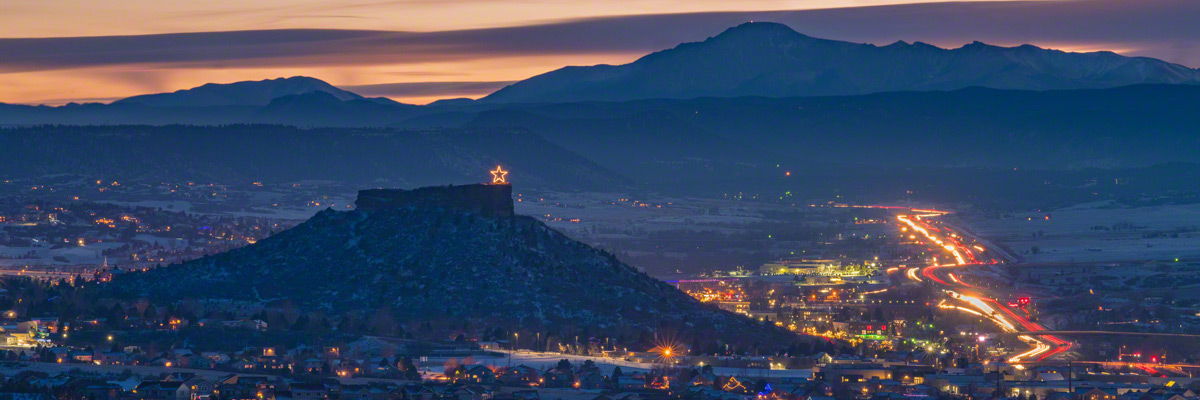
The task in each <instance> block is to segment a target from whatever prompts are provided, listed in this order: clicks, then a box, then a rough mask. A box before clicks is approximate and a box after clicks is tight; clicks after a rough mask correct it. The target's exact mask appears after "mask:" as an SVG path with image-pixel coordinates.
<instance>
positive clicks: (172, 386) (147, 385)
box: [133, 381, 192, 400]
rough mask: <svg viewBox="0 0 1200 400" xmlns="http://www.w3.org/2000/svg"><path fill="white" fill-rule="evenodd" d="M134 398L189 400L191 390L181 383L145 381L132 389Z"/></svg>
mask: <svg viewBox="0 0 1200 400" xmlns="http://www.w3.org/2000/svg"><path fill="white" fill-rule="evenodd" d="M133 393H134V396H135V397H136V398H138V399H143V400H189V399H191V397H192V392H191V390H189V389H188V387H187V386H184V385H183V382H170V381H146V382H142V383H141V384H140V385H138V386H137V388H136V389H133Z"/></svg>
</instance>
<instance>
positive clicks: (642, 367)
mask: <svg viewBox="0 0 1200 400" xmlns="http://www.w3.org/2000/svg"><path fill="white" fill-rule="evenodd" d="M502 352H504V353H505V356H504V357H495V358H475V359H474V362H475V363H476V364H482V365H493V366H498V367H504V366H510V365H525V366H529V367H532V368H535V369H538V370H543V369H546V368H550V367H553V366H555V365H557V364H558V362H559V361H560V360H562V359H567V360H569V361H570V362H571V363H572V364H576V365H578V364H582V363H583V362H584V361H586V360H592V362H594V363H596V365H597V366H598V367H600V370H601V371H603V372H604V373H605V374H611V373H612V370H613V368H614V367H621V372H622V373H630V372H645V371H649V370H650V369H652V368H654V367H655V364H649V363H638V362H631V361H625V360H618V359H613V358H604V357H589V356H577V355H570V354H559V353H541V352H530V351H519V352H515V353H513V352H507V351H502ZM445 361H449V359H430V360H429V361H428V362H426V363H425V365H424V366H425V367H428V368H429V371H430V372H435V373H441V372H443V371H442V370H443V363H444V362H445ZM713 371H714V372H715V373H716V374H717V375H721V376H730V375H736V376H751V377H760V376H761V377H777V378H783V377H788V378H791V377H804V378H809V379H812V376H813V370H811V369H788V370H766V369H749V368H723V367H716V368H713Z"/></svg>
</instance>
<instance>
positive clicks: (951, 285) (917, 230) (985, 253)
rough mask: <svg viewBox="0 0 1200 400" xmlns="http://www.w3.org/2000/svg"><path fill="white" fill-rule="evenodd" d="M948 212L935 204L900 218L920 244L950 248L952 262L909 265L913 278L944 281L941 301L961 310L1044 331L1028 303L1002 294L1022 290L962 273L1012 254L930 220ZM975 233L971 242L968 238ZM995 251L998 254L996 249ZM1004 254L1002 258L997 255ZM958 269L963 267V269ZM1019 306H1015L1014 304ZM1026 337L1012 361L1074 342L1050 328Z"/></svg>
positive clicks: (1010, 326)
mask: <svg viewBox="0 0 1200 400" xmlns="http://www.w3.org/2000/svg"><path fill="white" fill-rule="evenodd" d="M945 214H947V212H944V211H936V210H911V209H910V210H908V211H907V212H906V213H902V214H899V215H898V216H897V217H896V219H897V221H898V222H899V223H900V228H901V232H902V233H903V234H905V235H908V237H909V239H911V240H914V241H916V242H917V244H920V245H926V246H929V247H928V248H929V250H930V251H937V252H942V253H944V254H946V255H947V256H948V257H947V258H949V259H952V260H953V262H949V263H945V264H942V263H936V262H937V261H938V260H939V259H942V257H936V258H935V259H934V261H935V264H934V265H931V266H928V267H923V268H909V269H908V271H905V273H906V275H907V276H908V277H909V279H911V280H914V281H917V282H924V281H930V282H933V283H936V284H937V285H939V286H941V287H942V288H943V290H945V292H946V294H947V295H948V298H947V299H944V300H942V302H940V303H939V304H938V307H940V308H943V309H953V310H959V311H961V312H965V313H970V314H975V315H978V316H981V317H984V318H985V319H988V320H990V321H992V322H993V323H994V324H996V325H997V326H998V327H1000V329H1001V330H1003V331H1005V332H1009V333H1018V332H1041V331H1045V330H1046V328H1045V327H1043V326H1042V325H1040V324H1038V323H1036V322H1033V321H1030V320H1029V319H1028V318H1026V316H1025V315H1022V314H1026V313H1025V312H1024V309H1022V308H1019V307H1009V305H1008V304H1006V303H1001V302H1000V301H998V300H996V299H997V298H1013V297H1016V296H1018V295H1019V294H1017V293H1006V292H1004V291H1003V290H1002V289H996V288H983V287H980V286H976V285H973V284H971V283H968V282H966V281H964V280H963V279H961V275H962V274H961V271H963V270H967V269H969V268H971V267H973V266H981V265H986V264H997V263H1001V262H1003V261H1004V258H1007V257H1005V256H1004V255H1003V253H1002V252H1000V251H998V249H992V250H991V251H989V249H988V247H985V246H988V244H987V243H986V242H982V241H977V240H976V239H975V238H974V237H973V236H970V235H966V234H960V233H958V232H956V231H955V230H954V229H953V228H951V227H948V226H945V225H943V226H941V227H938V226H934V225H933V224H931V223H930V222H929V220H931V219H934V218H937V217H939V216H942V215H945ZM968 238H970V240H972V242H973V243H972V244H970V245H968V244H964V240H965V239H968ZM993 254H994V255H995V257H993V256H992V255H993ZM996 257H999V258H996ZM954 271H960V273H959V274H956V273H954ZM1014 308H1015V309H1016V310H1014ZM1018 338H1020V339H1021V341H1023V342H1025V343H1027V344H1029V345H1030V349H1029V350H1027V351H1025V352H1022V353H1018V354H1014V355H1011V356H1010V358H1009V362H1014V363H1017V362H1024V361H1028V360H1037V361H1042V360H1046V359H1047V358H1050V357H1053V356H1055V355H1058V354H1061V353H1063V352H1066V351H1068V350H1070V349H1071V346H1072V344H1071V342H1070V341H1067V340H1064V339H1062V338H1059V337H1057V336H1054V335H1050V334H1038V335H1036V336H1035V335H1019V336H1018Z"/></svg>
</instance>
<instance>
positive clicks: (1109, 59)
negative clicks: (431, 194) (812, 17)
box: [481, 22, 1200, 103]
mask: <svg viewBox="0 0 1200 400" xmlns="http://www.w3.org/2000/svg"><path fill="white" fill-rule="evenodd" d="M1144 83H1167V84H1196V83H1200V71H1198V70H1195V69H1191V68H1188V67H1185V66H1182V65H1178V64H1172V63H1168V62H1165V61H1161V60H1157V59H1152V58H1144V57H1125V56H1121V55H1118V54H1116V53H1113V52H1107V51H1105V52H1093V53H1067V52H1062V51H1057V50H1047V49H1042V48H1039V47H1036V46H1032V45H1022V46H1018V47H999V46H992V45H987V44H984V43H980V42H974V43H971V44H968V45H966V46H963V47H961V48H957V49H942V48H938V47H935V46H932V45H929V44H925V43H921V42H917V43H913V44H909V43H905V42H895V43H893V44H890V45H887V46H875V45H871V44H860V43H850V42H843V41H837V40H827V39H818V38H814V37H810V36H806V35H803V34H800V33H798V32H796V31H794V30H792V29H791V28H790V27H788V26H786V25H782V24H776V23H769V22H754V23H746V24H742V25H739V26H736V27H733V28H729V29H728V30H726V31H725V32H722V33H721V34H719V35H717V36H714V37H711V38H709V39H707V40H705V41H703V42H695V43H684V44H681V45H679V46H677V47H675V48H672V49H668V50H663V51H659V52H656V53H652V54H649V55H647V56H645V57H642V58H640V59H638V60H637V61H634V62H632V63H629V64H625V65H615V66H614V65H596V66H590V67H565V68H562V69H559V70H555V71H552V72H548V73H545V74H542V75H538V76H535V77H532V78H529V79H526V80H523V81H520V82H517V83H515V84H512V85H510V86H507V87H505V88H503V89H500V90H499V91H496V92H495V93H492V94H491V95H489V96H487V97H484V98H483V99H481V101H482V102H488V103H556V102H575V101H626V100H637V99H651V98H672V99H683V98H697V97H739V96H767V97H796V96H826V95H857V94H867V93H877V92H893V91H930V90H954V89H962V88H966V87H971V86H983V87H989V88H995V89H1021V90H1061V89H1092V88H1109V87H1116V86H1125V85H1133V84H1144Z"/></svg>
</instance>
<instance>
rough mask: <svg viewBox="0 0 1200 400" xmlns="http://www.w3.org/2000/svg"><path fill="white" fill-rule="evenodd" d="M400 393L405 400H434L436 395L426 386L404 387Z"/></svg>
mask: <svg viewBox="0 0 1200 400" xmlns="http://www.w3.org/2000/svg"><path fill="white" fill-rule="evenodd" d="M402 392H403V394H404V399H405V400H434V398H435V397H436V396H437V394H438V393H437V392H435V391H434V390H433V389H430V388H429V386H426V385H405V386H404V389H403V390H402Z"/></svg>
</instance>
